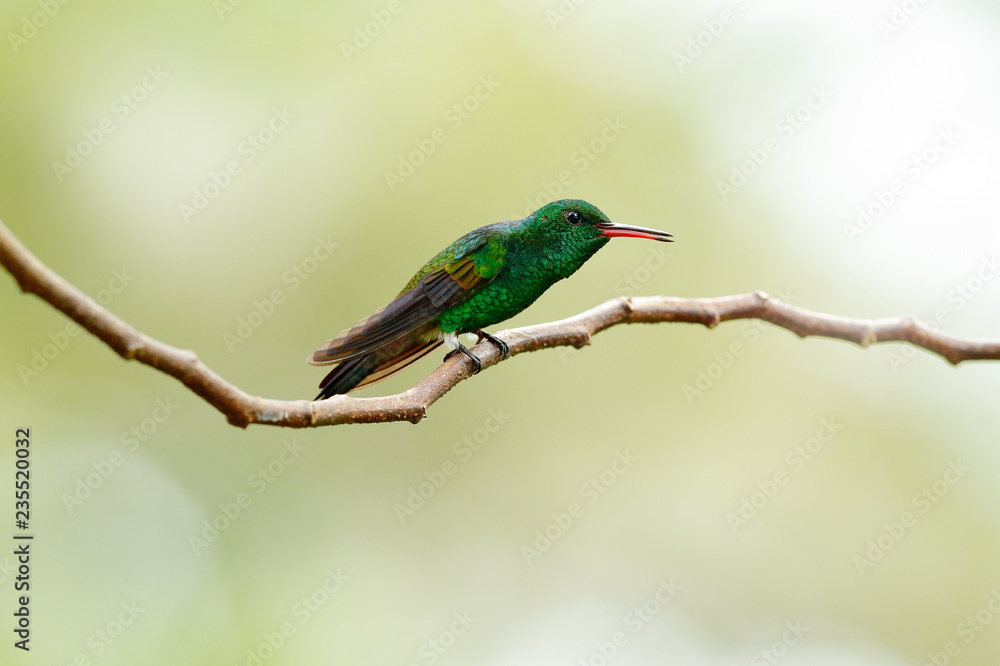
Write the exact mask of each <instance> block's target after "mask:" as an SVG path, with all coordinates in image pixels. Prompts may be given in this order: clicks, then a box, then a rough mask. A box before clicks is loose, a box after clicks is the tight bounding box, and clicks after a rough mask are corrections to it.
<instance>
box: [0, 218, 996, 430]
mask: <svg viewBox="0 0 1000 666" xmlns="http://www.w3.org/2000/svg"><path fill="white" fill-rule="evenodd" d="M0 264H3V266H4V267H5V268H6V269H7V270H8V271H9V272H10V274H11V275H13V276H14V279H15V280H17V283H18V285H19V286H20V287H21V290H22V291H25V292H30V293H32V294H35V295H36V296H38V297H39V298H41V299H42V300H44V301H47V302H48V303H50V304H51V305H52V306H54V307H55V308H57V309H59V310H60V311H61V312H62V313H63V314H65V315H66V316H67V317H69V318H70V319H72V320H73V321H75V322H77V323H78V324H80V325H81V326H83V327H84V328H86V329H87V330H88V331H90V332H91V333H93V334H94V335H95V336H97V337H98V338H100V339H101V340H102V341H103V342H104V343H105V344H107V345H108V346H109V347H111V348H112V349H113V350H115V352H117V353H118V355H119V356H121V357H122V358H125V359H134V360H136V361H139V362H140V363H145V364H146V365H149V366H152V367H154V368H156V369H157V370H160V371H161V372H165V373H166V374H168V375H170V376H171V377H175V378H176V379H178V380H180V382H181V383H183V384H184V385H185V386H187V387H188V388H189V389H191V390H192V391H194V392H195V393H197V394H198V395H199V396H201V397H202V398H204V399H205V400H206V401H207V402H208V403H209V404H210V405H212V406H213V407H215V408H216V409H218V410H219V411H220V412H222V413H223V414H224V415H225V416H226V418H227V419H228V420H229V422H230V423H231V424H233V425H236V426H239V427H241V428H245V427H246V426H248V425H249V424H251V423H261V424H265V425H276V426H285V427H289V428H306V427H315V426H323V425H338V424H341V423H383V422H387V421H410V422H412V423H417V422H418V421H420V420H421V419H423V418H424V417H425V416H426V415H427V408H428V407H430V406H431V405H432V404H434V403H435V402H436V401H437V400H438V399H439V398H441V396H443V395H444V394H445V393H447V392H448V391H450V390H451V389H452V388H454V387H455V386H456V385H457V384H458V383H459V382H461V381H463V380H465V379H467V378H468V377H470V376H471V374H472V362H471V361H470V360H469V359H468V358H466V357H465V356H464V355H461V354H456V355H454V356H452V357H451V358H450V359H449V360H448V361H446V362H445V363H443V364H442V365H441V366H439V367H438V368H437V369H436V370H434V371H433V372H432V373H431V374H430V375H428V376H427V377H426V378H424V380H423V381H421V382H420V383H419V384H417V385H416V386H414V387H413V388H411V389H410V390H408V391H404V392H403V393H399V394H397V395H389V396H384V397H379V398H352V397H349V396H345V395H338V396H334V397H333V398H330V399H328V400H322V401H319V402H311V401H308V400H292V401H285V400H271V399H267V398H260V397H256V396H251V395H249V394H247V393H245V392H243V391H242V390H240V389H239V388H237V387H236V386H233V385H232V384H230V383H229V382H227V381H226V380H225V379H223V378H222V377H220V376H219V375H218V374H216V373H215V372H213V371H212V370H211V369H210V368H209V367H208V366H206V365H205V364H204V363H202V362H201V361H200V360H198V356H197V355H196V354H195V353H194V352H193V351H189V350H184V349H178V348H176V347H172V346H170V345H168V344H165V343H163V342H160V341H159V340H156V339H155V338H152V337H150V336H148V335H146V334H145V333H142V332H140V331H137V330H136V329H135V328H133V327H132V326H130V325H129V324H127V323H126V322H124V321H122V320H121V319H119V318H118V317H116V316H115V315H113V314H111V313H110V312H108V311H107V310H106V309H105V308H103V307H101V306H100V305H98V304H97V303H96V302H94V301H93V300H92V299H91V298H89V297H88V296H87V295H86V294H84V293H83V292H82V291H80V290H79V289H77V288H76V287H74V286H73V285H72V284H70V283H69V282H67V281H66V280H64V279H63V278H62V277H60V276H59V275H58V274H56V273H55V272H53V271H52V270H51V269H50V268H48V267H47V266H46V265H45V264H43V263H42V262H41V261H39V260H38V259H37V258H36V257H35V256H34V255H33V254H31V252H29V251H28V249H27V248H26V247H24V245H23V244H22V243H21V242H20V241H19V240H18V239H17V238H16V237H15V236H14V234H12V233H11V232H10V230H9V229H8V228H7V227H6V226H4V224H3V223H2V222H0ZM733 319H762V320H764V321H768V322H771V323H772V324H774V325H776V326H780V327H782V328H786V329H788V330H789V331H792V332H793V333H795V334H796V335H798V336H800V337H806V336H809V335H816V336H821V337H827V338H838V339H840V340H847V341H849V342H854V343H857V344H858V345H861V346H862V347H867V346H868V345H870V344H874V343H877V342H908V343H910V344H912V345H914V346H916V347H922V348H923V349H926V350H927V351H930V352H933V353H935V354H938V355H940V356H942V357H944V358H945V359H946V360H947V361H949V362H950V363H952V364H958V363H960V362H962V361H967V360H986V359H990V360H1000V342H997V341H983V342H975V341H970V340H962V339H960V338H955V337H952V336H950V335H945V334H943V333H940V332H938V331H936V330H934V329H932V328H931V327H929V326H927V325H926V324H923V323H920V322H918V321H916V320H915V319H913V318H912V317H895V318H891V319H875V320H862V319H848V318H846V317H836V316H833V315H827V314H822V313H819V312H810V311H809V310H803V309H801V308H797V307H793V306H791V305H789V304H787V303H783V302H781V301H779V300H776V299H773V298H769V297H768V296H767V294H765V293H763V292H759V291H758V292H755V293H752V294H740V295H737V296H722V297H719V298H671V297H668V296H649V297H641V298H615V299H612V300H610V301H607V302H606V303H602V304H601V305H598V306H597V307H596V308H592V309H590V310H587V311H586V312H583V313H580V314H578V315H576V316H574V317H570V318H568V319H563V320H562V321H554V322H549V323H546V324H538V325H536V326H526V327H524V328H516V329H511V330H507V331H503V332H502V333H501V334H500V337H501V338H503V339H504V341H506V342H507V344H508V345H509V346H510V356H516V355H517V354H523V353H524V352H531V351H537V350H539V349H547V348H549V347H559V346H573V347H576V348H578V349H579V348H580V347H583V346H585V345H588V344H590V339H591V337H593V335H594V334H596V333H599V332H601V331H603V330H604V329H606V328H610V327H612V326H615V325H616V324H637V323H644V324H649V323H656V322H685V323H691V324H703V325H705V326H707V327H708V328H714V327H715V326H717V325H718V324H719V323H720V322H724V321H730V320H733ZM474 349H475V353H476V355H477V356H479V358H480V359H481V360H482V363H483V368H484V369H485V368H488V367H489V366H491V365H495V364H497V363H499V362H500V360H501V359H500V354H499V352H498V351H497V350H496V348H495V347H494V346H493V345H492V344H491V343H489V342H483V343H480V344H478V345H476V347H475V348H474Z"/></svg>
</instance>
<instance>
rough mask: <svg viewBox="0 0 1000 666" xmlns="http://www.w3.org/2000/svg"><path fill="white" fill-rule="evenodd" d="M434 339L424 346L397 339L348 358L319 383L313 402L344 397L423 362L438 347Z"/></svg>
mask: <svg viewBox="0 0 1000 666" xmlns="http://www.w3.org/2000/svg"><path fill="white" fill-rule="evenodd" d="M440 344H441V341H440V340H438V339H434V340H428V341H426V342H422V341H413V340H407V339H405V338H404V339H399V340H395V341H393V342H390V343H389V344H387V345H384V346H382V347H379V348H378V349H376V350H374V351H370V352H368V353H367V354H362V355H360V356H355V357H354V358H349V359H347V360H346V361H341V362H340V363H338V364H337V367H335V368H334V369H333V370H331V371H330V374H328V375H327V376H326V378H324V379H323V381H322V382H320V385H319V388H320V389H321V390H320V392H319V395H318V396H316V400H323V399H324V398H329V397H330V396H333V395H337V394H340V393H347V392H348V391H353V390H355V389H359V388H362V387H365V386H370V385H371V384H374V383H375V382H379V381H382V380H383V379H385V378H386V377H390V376H392V375H394V374H396V373H397V372H399V371H400V370H402V369H403V368H405V367H406V366H408V365H410V364H411V363H414V362H415V361H417V360H419V359H421V358H423V357H424V356H426V355H427V354H429V353H430V352H432V351H433V350H434V348H435V347H437V346H439V345H440Z"/></svg>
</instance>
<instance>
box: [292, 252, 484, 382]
mask: <svg viewBox="0 0 1000 666" xmlns="http://www.w3.org/2000/svg"><path fill="white" fill-rule="evenodd" d="M484 242H485V239H484ZM472 249H473V250H474V249H476V248H472ZM456 276H457V277H456ZM491 277H492V276H491ZM488 282H489V280H488V279H485V278H483V277H482V276H480V275H479V274H478V273H477V272H476V267H475V261H474V257H473V256H472V253H471V252H470V253H469V254H467V255H466V256H464V257H461V258H458V259H456V260H455V261H453V262H451V263H449V264H445V265H444V266H441V267H440V268H439V269H437V270H435V271H433V272H429V273H427V274H426V275H424V276H423V277H422V278H420V280H419V282H417V284H416V285H415V286H414V287H413V288H412V289H409V290H408V291H404V292H403V293H402V294H400V295H399V296H397V297H396V299H395V300H394V301H392V303H389V304H388V305H386V306H385V307H384V308H382V309H380V310H378V311H376V312H375V313H374V314H372V315H371V316H370V317H366V318H365V319H362V320H361V321H359V322H358V323H357V324H355V325H354V326H353V327H351V328H349V329H347V330H345V331H342V332H341V333H340V335H338V336H337V337H335V338H333V339H332V340H327V341H326V342H325V343H324V344H323V346H322V347H320V348H319V349H317V350H316V351H315V352H313V353H312V354H311V355H310V356H309V358H307V359H306V361H307V362H308V363H310V364H312V365H329V364H330V363H336V362H337V361H343V360H345V359H349V358H353V357H355V356H358V355H359V354H364V353H366V352H369V351H372V350H373V349H377V348H378V347H381V346H382V345H385V344H387V343H389V342H392V341H393V340H395V339H397V338H399V337H400V336H403V335H405V334H407V333H408V332H410V331H412V330H414V329H415V328H417V327H419V326H421V325H423V324H426V323H427V322H429V321H430V320H432V319H434V317H436V316H438V315H439V314H441V313H442V312H444V311H445V310H447V309H448V308H450V307H452V306H453V305H457V304H458V303H461V302H462V301H464V300H466V299H467V298H469V297H471V296H472V295H473V294H475V293H477V292H478V291H479V290H480V289H482V288H483V287H484V286H486V284H487V283H488Z"/></svg>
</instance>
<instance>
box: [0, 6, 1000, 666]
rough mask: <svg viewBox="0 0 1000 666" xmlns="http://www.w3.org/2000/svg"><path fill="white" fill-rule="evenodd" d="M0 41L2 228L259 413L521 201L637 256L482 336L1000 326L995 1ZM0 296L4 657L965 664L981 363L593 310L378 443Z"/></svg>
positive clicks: (94, 19)
mask: <svg viewBox="0 0 1000 666" xmlns="http://www.w3.org/2000/svg"><path fill="white" fill-rule="evenodd" d="M0 26H2V34H3V35H4V44H3V46H2V47H0V93H2V94H0V100H2V101H0V128H2V130H0V182H2V185H0V217H2V219H3V221H4V222H5V223H6V224H7V225H8V226H9V227H10V228H11V229H12V230H13V231H14V233H16V234H17V235H18V236H19V237H20V238H21V239H22V240H23V241H24V243H25V244H26V245H27V246H28V247H29V248H31V249H32V250H33V251H34V252H35V253H36V254H37V255H38V256H39V257H40V258H41V259H42V260H43V261H45V262H46V263H47V264H48V265H49V266H51V267H52V268H53V269H55V270H56V271H58V272H59V273H61V274H62V275H64V276H65V277H66V278H68V279H69V280H71V281H72V282H73V283H75V284H76V285H78V286H79V287H80V288H81V289H83V290H84V291H86V292H87V293H88V294H90V295H92V296H93V297H94V298H95V299H98V300H99V301H100V302H102V303H105V304H106V305H107V307H108V308H109V309H110V310H112V311H113V312H114V313H116V314H117V315H119V316H121V317H123V318H124V319H125V320H127V321H129V322H130V323H132V324H133V325H135V326H136V327H138V328H139V329H141V330H143V331H145V332H146V333H148V334H150V335H153V336H155V337H157V338H159V339H161V340H164V341H166V342H168V343H170V344H173V345H176V346H179V347H183V348H190V349H194V350H196V351H197V352H198V354H199V355H200V357H201V358H202V359H203V360H204V361H205V362H206V363H207V364H208V365H209V366H210V367H212V368H213V369H214V370H216V371H217V372H219V373H220V374H222V375H223V376H224V377H226V378H227V379H229V380H231V381H233V382H234V383H236V384H237V385H239V386H241V387H242V388H244V389H245V390H247V391H249V392H252V393H255V394H259V395H263V396H268V397H275V398H285V399H301V398H310V397H312V396H313V395H314V393H315V386H316V384H317V383H318V382H319V380H320V378H321V377H322V376H323V374H324V372H323V370H322V369H317V368H312V367H309V366H307V365H306V364H305V363H304V362H303V360H304V358H305V356H306V355H307V353H309V352H311V351H312V350H313V349H314V348H315V347H316V346H317V345H318V344H319V343H320V342H322V341H323V340H325V339H326V338H328V337H330V336H332V335H333V334H335V333H336V332H337V331H339V330H340V329H341V328H344V327H346V326H348V325H350V324H352V323H353V322H354V321H355V320H357V319H358V318H360V317H362V316H365V315H367V314H369V313H370V312H371V311H372V310H373V309H375V308H376V307H379V306H381V305H383V304H384V303H385V302H386V301H387V300H388V299H390V298H391V297H392V296H393V295H394V294H395V293H396V292H397V291H398V289H399V288H400V287H401V286H402V285H403V284H404V283H405V282H406V281H407V280H408V279H409V277H410V276H411V275H412V273H413V272H414V271H415V270H416V269H417V268H418V267H419V266H420V265H422V264H423V262H424V261H426V259H427V258H429V257H430V256H431V255H433V254H434V253H435V252H437V251H438V250H439V249H441V248H442V247H444V246H445V245H446V244H448V243H450V242H451V241H452V240H453V239H455V238H457V237H458V236H459V235H461V234H463V233H465V232H466V231H468V230H469V229H472V228H473V227H476V226H480V225H482V224H486V223H489V222H493V221H497V220H501V219H509V218H514V217H521V216H522V215H523V214H524V213H525V212H526V211H527V210H530V209H533V208H534V207H535V206H536V205H537V204H539V203H544V202H547V201H549V200H552V199H556V198H561V197H579V198H585V199H587V200H589V201H591V202H593V203H595V204H596V205H598V206H599V207H601V208H602V209H603V210H604V211H605V212H606V213H607V214H608V215H609V216H610V217H611V218H612V219H614V220H616V221H619V222H622V223H627V224H639V225H645V226H653V227H659V228H663V229H666V230H668V231H671V232H673V233H674V234H675V235H676V237H677V242H676V243H674V244H673V245H672V246H662V245H655V246H654V244H651V243H644V242H641V241H627V240H619V241H615V242H613V243H611V244H610V245H609V246H608V247H607V248H606V249H604V250H603V251H602V252H601V253H600V254H599V255H598V256H596V257H595V258H594V259H592V260H591V261H590V263H589V264H588V265H587V266H585V267H584V268H583V269H582V270H581V271H580V272H579V273H578V274H577V275H575V276H574V277H573V278H572V279H571V280H568V281H565V282H563V283H561V284H559V285H557V286H555V287H553V288H552V289H551V290H550V291H549V292H548V293H546V294H545V295H544V296H543V297H542V298H541V299H540V300H539V301H538V302H537V303H536V304H535V305H534V306H533V307H531V308H530V309H529V310H528V311H527V312H525V313H522V314H521V315H520V316H518V317H517V318H515V319H514V320H512V321H510V322H509V324H507V326H517V325H526V324H530V323H538V322H543V321H549V320H553V319H557V318H562V317H565V316H570V315H573V314H575V313H578V312H580V311H582V310H585V309H587V308H589V307H592V306H594V305H597V304H599V303H601V302H603V301H605V300H607V299H609V298H613V297H616V296H621V295H633V294H634V295H652V294H670V295H676V296H691V297H694V296H719V295H726V294H733V293H743V292H748V291H752V290H756V289H762V290H765V291H767V292H769V293H772V294H776V295H778V294H780V295H781V296H782V297H783V298H785V299H786V300H791V301H792V302H794V303H795V304H796V305H799V306H802V307H806V308H809V309H814V310H819V311H823V312H829V313H834V314H841V315H845V316H852V317H871V318H876V317H885V316H894V315H898V314H904V313H908V314H913V315H915V316H917V317H920V318H921V319H923V320H925V321H936V322H937V324H938V325H940V327H941V328H942V329H943V330H945V331H947V332H949V333H952V334H955V335H962V336H969V337H994V338H996V337H1000V315H998V306H1000V289H998V285H1000V279H998V278H997V273H998V270H1000V269H998V267H997V264H996V263H995V261H996V254H995V251H996V246H997V241H998V234H1000V231H998V225H997V214H996V188H997V181H998V176H1000V167H998V164H997V156H998V155H1000V125H998V123H997V118H998V117H1000V39H998V38H1000V12H998V11H997V5H996V4H995V3H990V2H982V1H979V2H976V1H972V0H968V1H955V2H949V3H936V2H935V3H922V2H916V1H915V0H906V1H904V0H895V1H893V2H889V1H886V0H880V1H878V2H868V1H862V0H851V1H846V2H845V1H843V0H840V1H838V2H832V1H829V2H810V3H796V2H791V1H788V0H785V1H778V0H772V1H770V2H743V1H739V2H711V3H704V2H694V1H693V0H692V1H689V2H680V1H671V2H653V1H648V0H647V1H641V0H635V1H631V0H630V1H626V2H609V1H607V0H561V1H557V0H543V1H539V2H507V1H504V2H500V1H499V0H498V1H495V2H475V3H469V2H458V1H457V0H452V1H447V0H437V1H430V0H427V1H422V2H411V1H409V0H391V1H389V2H386V1H384V0H375V1H372V2H333V3H331V2H309V1H305V2H280V3H279V2H275V1H273V0H272V1H266V0H242V1H239V0H216V1H214V2H213V0H199V1H190V0H183V1H180V2H173V3H129V2H120V1H114V0H91V1H88V2H79V3H78V2H69V3H66V4H62V3H60V2H59V1H58V0H7V1H6V2H4V3H3V7H2V9H0ZM415 151H416V152H415ZM387 174H390V175H387ZM0 283H2V284H0V302H2V304H3V305H2V313H3V325H2V327H0V348H2V364H0V368H2V374H0V401H2V405H3V409H2V415H3V418H2V425H3V433H5V434H4V436H5V437H6V439H7V444H5V445H4V446H3V447H2V454H0V456H2V459H3V461H4V464H3V469H4V470H6V471H5V472H4V474H3V476H4V480H3V481H2V483H3V484H5V487H8V488H9V487H10V486H12V484H13V481H12V479H11V477H12V476H13V461H14V453H13V450H14V443H13V439H14V430H15V428H18V427H30V428H31V432H32V436H33V437H32V442H33V449H32V450H33V456H34V457H33V464H34V468H33V469H34V475H35V476H34V478H33V489H34V495H33V511H34V513H33V522H32V530H33V532H34V533H35V534H36V535H37V536H36V541H35V542H34V546H33V547H34V549H35V550H34V560H33V588H32V601H31V604H32V611H33V622H34V625H33V626H34V634H33V641H32V651H31V652H30V654H24V653H22V652H21V651H19V650H15V649H14V648H13V647H12V645H11V643H12V642H13V641H12V638H11V635H10V632H7V636H8V637H7V639H5V644H4V645H3V647H2V648H0V649H2V654H3V656H2V657H0V661H2V662H3V663H11V664H16V663H25V664H27V663H34V664H58V665H68V664H102V665H103V664H107V665H111V664H139V663H141V664H199V665H200V664H205V665H208V664H227V665H228V664H241V665H242V664H245V665H247V666H251V665H255V664H257V665H259V664H268V665H269V666H270V665H284V664H320V663H322V664H376V665H377V664H385V665H397V664H398V665H405V664H426V665H430V664H435V663H436V664H496V665H501V664H502V665H508V664H511V665H515V664H516V665H518V666H526V665H528V664H546V665H551V664H589V665H592V666H601V665H602V664H610V663H615V664H622V665H625V664H651V663H670V664H746V663H752V664H765V663H778V662H780V663H781V664H788V665H792V664H811V665H816V664H866V665H867V664H871V665H893V666H894V665H897V664H925V663H934V664H943V663H954V664H995V663H998V662H1000V619H998V618H997V612H998V611H1000V508H998V507H1000V484H997V483H996V479H997V478H998V477H1000V440H998V434H997V433H998V432H1000V410H998V409H997V395H998V390H1000V366H998V365H996V364H992V363H973V364H965V365H962V366H960V367H958V368H953V367H951V366H949V365H948V364H947V363H945V362H944V361H942V360H941V359H939V358H937V357H934V356H932V355H929V354H926V353H923V352H919V353H917V352H911V351H909V350H907V349H906V348H905V347H903V346H900V345H881V346H877V347H874V348H871V349H868V350H862V349H859V348H857V347H855V346H853V345H849V344H844V343H841V342H836V341H829V340H815V339H811V340H807V341H802V340H799V339H797V338H795V337H794V336H793V335H792V334H790V333H788V332H787V331H784V330H781V329H777V328H773V327H770V326H766V325H757V324H753V323H746V322H734V323H729V324H724V325H722V326H719V327H718V328H717V329H715V330H706V329H704V328H702V327H700V326H690V325H682V324H674V325H668V324H663V325H655V326H630V327H624V326H621V327H616V328H614V329H612V330H609V331H607V332H605V333H602V334H601V335H599V336H598V337H597V338H595V340H594V343H593V345H592V346H590V347H588V348H586V349H583V350H579V351H577V350H571V349H567V350H550V351H545V352H540V353H537V354H531V355H526V356H520V357H518V358H516V359H514V360H512V361H511V362H508V363H503V364H501V365H500V366H498V367H495V368H491V369H490V370H489V371H488V372H485V373H483V374H482V375H481V376H479V377H476V378H474V379H473V380H471V381H467V382H465V383H463V384H461V385H460V386H459V387H457V388H456V389H455V390H454V391H452V392H451V393H450V394H449V395H448V396H447V397H446V398H444V399H443V400H441V401H440V402H439V403H437V404H435V405H434V406H433V408H432V409H431V411H430V416H429V418H428V419H427V420H426V421H425V422H423V423H420V424H419V425H416V426H414V425H410V424H406V423H403V424H388V425H376V426H340V427H335V428H321V429H318V430H315V431H293V430H279V429H274V428H268V427H262V426H253V427H251V428H249V429H248V430H246V431H242V430H239V429H236V428H233V427H231V426H229V425H227V423H226V422H225V419H224V418H223V417H222V416H221V415H219V414H218V413H216V412H215V411H214V410H212V409H211V408H210V407H209V406H208V405H207V404H206V403H204V402H203V401H201V400H199V399H197V398H196V397H195V396H194V395H193V394H191V393H190V392H188V391H187V390H185V389H184V388H183V387H182V386H180V385H179V384H178V383H177V382H176V381H174V380H173V379H171V378H169V377H166V376H164V375H161V374H159V373H156V372H154V371H152V370H151V369H149V368H146V367H143V366H140V365H138V364H129V363H125V362H123V361H122V360H120V359H119V358H118V357H117V356H116V355H115V354H114V353H113V352H111V351H110V350H109V349H108V348H106V347H105V346H104V345H102V344H100V343H99V342H97V341H96V340H94V339H93V338H92V337H90V336H89V335H87V334H85V333H79V334H77V335H68V334H66V330H65V329H66V323H67V320H66V319H65V318H64V317H63V316H62V315H61V314H59V313H58V312H56V311H55V310H53V309H52V308H51V307H49V306H48V305H46V304H45V303H42V302H40V301H39V300H38V299H35V298H33V297H27V296H22V295H21V294H20V292H19V291H18V290H17V288H16V285H15V283H14V282H13V281H12V280H10V279H7V278H2V279H0ZM241 322H245V323H242V324H241ZM737 343H738V346H737V347H736V349H738V350H740V351H741V352H742V353H740V354H739V355H727V354H731V350H732V349H733V345H734V344H737ZM439 362H440V354H435V355H433V356H432V357H429V358H427V359H424V360H423V361H421V363H420V364H419V365H418V366H415V367H412V368H410V369H409V370H408V371H407V372H405V373H403V374H401V375H398V376H397V377H394V378H392V379H391V380H388V381H386V382H384V383H382V384H379V385H377V386H375V387H372V388H371V389H369V390H367V391H365V392H363V394H364V395H381V394H388V393H395V392H399V391H402V390H405V389H406V388H408V387H409V386H412V385H413V384H414V383H416V382H417V381H419V379H420V378H421V377H423V376H424V375H425V374H426V373H428V372H430V371H431V370H432V369H433V368H434V367H435V365H436V364H437V363H439ZM802 450H805V451H806V453H805V454H803V453H802V452H801V451H802ZM7 484H10V485H7ZM11 493H12V489H11V490H9V491H8V490H4V491H3V493H2V494H3V496H5V497H7V498H8V500H7V501H8V503H9V504H8V505H5V507H4V513H5V515H11V514H12V513H13V506H12V500H11ZM907 514H909V517H907ZM10 531H11V532H13V531H14V530H13V527H12V528H11V530H10ZM8 538H9V537H8ZM3 552H5V553H7V554H6V555H3V556H0V564H3V568H2V570H0V578H2V582H0V584H2V586H3V588H4V594H3V598H4V600H5V601H4V613H5V615H7V617H8V618H10V617H11V616H10V615H9V613H11V612H13V596H14V595H13V589H12V585H13V580H12V576H13V573H12V570H11V565H12V564H13V558H12V555H11V554H10V553H11V548H6V547H5V548H4V549H3ZM995 619H997V620H998V621H994V620H995Z"/></svg>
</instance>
